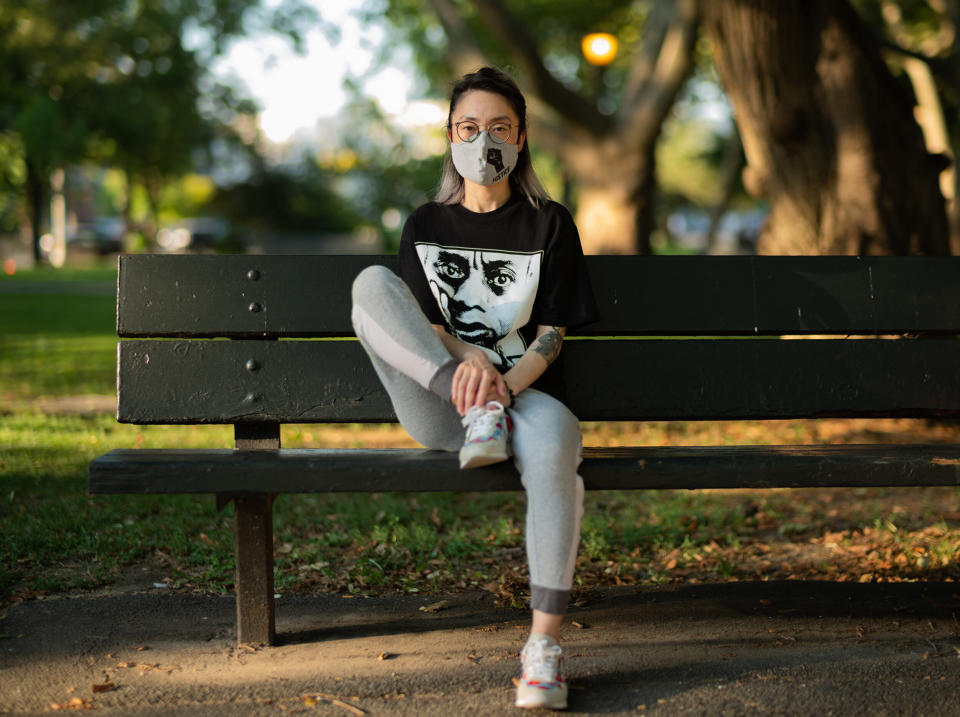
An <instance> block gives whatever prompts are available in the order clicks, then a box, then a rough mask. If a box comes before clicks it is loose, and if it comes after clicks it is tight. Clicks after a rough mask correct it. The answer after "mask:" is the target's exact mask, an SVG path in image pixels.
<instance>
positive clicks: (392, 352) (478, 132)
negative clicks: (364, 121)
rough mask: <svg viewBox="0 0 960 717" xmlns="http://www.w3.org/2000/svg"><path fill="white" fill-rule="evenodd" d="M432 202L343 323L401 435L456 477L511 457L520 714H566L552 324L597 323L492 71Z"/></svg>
mask: <svg viewBox="0 0 960 717" xmlns="http://www.w3.org/2000/svg"><path fill="white" fill-rule="evenodd" d="M447 137H448V138H449V140H450V153H449V155H448V156H447V158H446V161H445V165H444V169H443V176H442V177H441V184H440V189H439V191H438V193H437V197H436V199H435V201H433V202H430V203H428V204H425V205H423V206H422V207H420V208H418V209H417V210H416V211H415V212H413V214H411V216H410V217H409V219H408V220H407V222H406V224H405V225H404V228H403V235H402V238H401V241H400V253H399V267H400V277H399V278H398V277H397V276H396V275H394V274H393V272H391V271H390V270H389V269H386V268H384V267H370V268H368V269H365V270H364V271H363V272H361V273H360V275H359V276H358V277H357V279H356V280H355V282H354V286H353V325H354V329H355V330H356V334H357V337H358V338H359V339H360V342H361V344H362V345H363V347H364V348H365V349H366V351H367V353H368V354H369V356H370V359H371V361H372V362H373V366H374V368H375V369H376V372H377V374H378V376H379V377H380V380H381V381H382V382H383V384H384V386H385V388H386V390H387V392H388V393H389V395H390V399H391V401H392V403H393V407H394V410H395V411H396V414H397V418H398V419H399V420H400V423H401V424H402V425H403V427H404V428H405V429H406V430H407V432H408V433H409V434H410V435H411V436H412V437H413V438H414V439H416V440H417V441H419V442H420V443H422V444H423V445H424V446H426V447H428V448H432V449H440V450H446V451H459V456H460V467H461V468H473V467H475V466H482V465H487V464H490V463H495V462H497V461H503V460H506V459H507V458H508V457H509V456H510V455H512V456H513V459H514V464H515V465H516V467H517V470H518V472H519V473H520V477H521V481H522V484H523V487H524V489H525V490H526V493H527V515H526V549H527V558H528V561H529V567H530V593H531V604H532V608H533V623H532V628H531V632H530V637H529V639H528V641H527V643H526V645H525V647H524V648H523V652H522V653H521V663H522V666H523V676H522V678H521V680H520V682H519V684H518V687H517V700H516V704H517V706H519V707H549V708H553V709H563V708H565V707H566V706H567V685H566V682H565V680H564V676H563V656H562V651H561V649H560V647H559V645H558V644H557V638H558V636H559V631H560V625H561V623H562V621H563V616H564V614H565V612H566V609H567V602H568V600H569V596H570V589H571V587H572V585H573V570H574V566H575V564H576V552H577V544H578V542H579V539H580V520H581V516H582V514H583V481H582V480H581V478H580V476H579V475H578V474H577V469H578V466H579V465H580V460H581V440H580V425H579V422H578V420H577V418H576V417H575V416H574V415H573V414H572V413H571V412H570V411H569V409H568V408H567V407H566V406H565V405H564V403H563V401H564V389H563V383H562V371H561V366H560V362H559V361H558V358H559V356H560V348H561V345H562V343H563V337H564V335H565V333H566V330H567V328H571V327H576V326H580V325H583V324H586V323H589V322H591V321H595V320H596V318H597V311H596V304H595V302H594V299H593V293H592V290H591V288H590V282H589V278H588V276H587V272H586V268H585V265H584V261H583V251H582V249H581V247H580V238H579V235H578V233H577V228H576V226H575V225H574V223H573V219H572V218H571V216H570V214H569V212H568V211H567V210H566V209H564V208H563V207H562V206H561V205H559V204H557V203H556V202H553V201H551V200H550V198H549V196H548V195H547V193H546V191H545V190H544V189H543V186H542V185H541V184H540V181H539V179H538V178H537V176H536V174H535V173H534V170H533V165H532V163H531V159H530V148H529V147H528V145H527V126H526V102H525V100H524V98H523V95H522V94H521V92H520V90H519V89H518V87H517V85H516V83H515V82H514V81H513V79H512V78H510V77H509V76H508V75H506V74H504V73H503V72H501V71H499V70H496V69H493V68H488V67H485V68H482V69H480V70H478V71H477V72H474V73H472V74H468V75H466V76H464V77H463V78H461V79H460V81H459V82H457V84H456V85H455V86H454V89H453V93H452V95H451V98H450V112H449V116H448V118H447Z"/></svg>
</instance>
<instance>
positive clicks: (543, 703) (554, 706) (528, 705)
mask: <svg viewBox="0 0 960 717" xmlns="http://www.w3.org/2000/svg"><path fill="white" fill-rule="evenodd" d="M514 705H515V706H516V707H519V708H521V709H525V710H535V709H548V710H565V709H567V698H566V697H565V696H564V697H563V698H562V699H555V700H554V701H553V703H551V700H549V699H544V700H530V701H529V702H521V701H520V700H519V699H518V700H517V701H516V702H515V703H514Z"/></svg>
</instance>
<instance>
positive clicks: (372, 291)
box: [351, 264, 397, 306]
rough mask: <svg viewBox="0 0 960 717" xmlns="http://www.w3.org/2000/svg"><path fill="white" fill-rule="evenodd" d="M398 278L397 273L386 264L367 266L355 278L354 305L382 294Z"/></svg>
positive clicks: (353, 289)
mask: <svg viewBox="0 0 960 717" xmlns="http://www.w3.org/2000/svg"><path fill="white" fill-rule="evenodd" d="M396 279H397V275H396V274H394V273H393V272H392V271H390V269H388V268H387V267H385V266H380V265H379V264H378V265H374V266H368V267H366V268H365V269H364V270H363V271H361V272H360V273H359V274H357V278H356V279H354V280H353V288H352V291H351V296H352V298H353V304H354V306H356V305H357V304H360V303H362V302H363V301H364V300H369V299H371V298H375V297H377V296H380V295H381V294H382V293H383V291H384V289H385V288H386V287H387V286H388V285H389V284H390V282H393V281H396Z"/></svg>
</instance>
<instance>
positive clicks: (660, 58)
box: [619, 0, 700, 142]
mask: <svg viewBox="0 0 960 717" xmlns="http://www.w3.org/2000/svg"><path fill="white" fill-rule="evenodd" d="M658 4H665V5H668V6H670V7H671V8H672V13H671V14H672V18H671V20H670V22H669V24H668V26H667V28H666V31H665V32H664V35H663V40H662V42H661V43H660V48H659V52H658V53H657V57H656V62H655V64H654V66H653V70H652V72H651V73H650V75H649V77H648V78H647V80H646V82H645V83H644V84H643V86H642V88H638V89H636V90H635V96H634V97H633V98H632V100H631V103H630V104H629V105H624V106H623V108H622V109H621V112H620V114H619V120H620V121H619V124H620V126H621V127H623V128H626V129H628V131H629V130H630V129H631V128H647V129H648V130H649V131H651V132H654V133H659V131H660V126H661V124H662V123H663V120H664V118H665V117H666V116H667V113H668V112H669V111H670V108H671V107H672V106H673V101H674V99H676V96H677V93H678V92H679V91H680V88H681V87H683V83H684V82H685V81H686V79H687V76H688V75H689V74H690V70H691V69H692V68H693V51H694V47H695V45H696V42H697V30H698V26H699V22H700V17H699V12H698V8H697V0H658ZM655 138H656V134H654V136H653V137H646V138H640V141H641V142H651V141H653V140H654V139H655Z"/></svg>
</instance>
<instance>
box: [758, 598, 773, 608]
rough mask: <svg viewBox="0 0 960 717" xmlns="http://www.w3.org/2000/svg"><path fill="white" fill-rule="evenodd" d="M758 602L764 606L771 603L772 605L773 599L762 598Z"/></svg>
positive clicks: (768, 605)
mask: <svg viewBox="0 0 960 717" xmlns="http://www.w3.org/2000/svg"><path fill="white" fill-rule="evenodd" d="M760 604H761V605H763V606H764V607H770V606H771V605H773V600H767V599H766V598H764V599H763V600H761V601H760Z"/></svg>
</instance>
